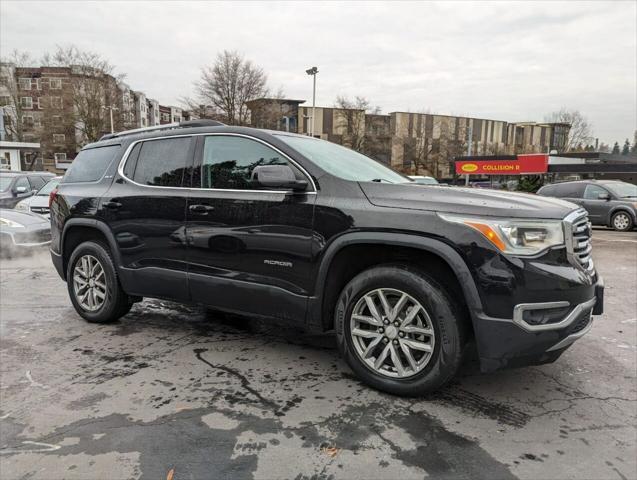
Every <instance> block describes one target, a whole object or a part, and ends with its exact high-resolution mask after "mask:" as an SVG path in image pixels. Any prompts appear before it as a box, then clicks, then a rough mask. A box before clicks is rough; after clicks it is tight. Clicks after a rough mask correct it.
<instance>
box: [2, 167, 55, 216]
mask: <svg viewBox="0 0 637 480" xmlns="http://www.w3.org/2000/svg"><path fill="white" fill-rule="evenodd" d="M60 180H62V177H61V176H60V177H53V178H52V179H51V180H49V181H48V182H47V183H46V184H45V185H44V186H43V187H42V188H40V190H38V191H37V192H36V194H35V195H33V196H31V197H29V198H25V199H24V200H20V201H19V202H18V203H17V204H16V206H15V207H14V208H15V209H16V210H18V211H19V212H31V213H37V214H38V215H42V216H44V217H46V218H49V194H50V193H51V191H53V190H54V189H56V188H57V187H58V185H59V184H60Z"/></svg>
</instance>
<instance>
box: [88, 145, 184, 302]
mask: <svg viewBox="0 0 637 480" xmlns="http://www.w3.org/2000/svg"><path fill="white" fill-rule="evenodd" d="M193 146H194V141H192V140H191V138H190V137H176V138H170V139H157V140H148V141H145V142H141V143H139V144H137V145H136V146H135V147H134V148H133V149H132V151H131V154H130V155H129V158H128V160H127V162H126V165H125V168H124V173H125V176H120V175H119V174H118V176H117V178H116V180H115V181H114V182H113V184H112V186H111V188H110V190H109V191H108V192H107V194H106V195H105V196H104V197H103V200H102V203H101V205H100V213H101V215H102V216H103V218H104V219H105V220H106V222H107V223H108V224H109V226H110V228H111V230H112V232H113V234H114V236H115V241H116V242H117V245H118V248H119V251H120V255H121V261H122V267H123V274H122V280H123V281H124V282H127V285H125V286H124V287H125V290H126V291H127V292H128V293H131V294H136V295H142V296H143V295H148V296H160V297H167V298H174V299H177V300H187V299H188V286H187V274H186V270H187V266H186V245H185V244H184V243H183V242H181V241H180V240H179V232H180V231H182V230H183V228H184V224H185V221H186V198H187V190H186V189H184V188H182V186H183V177H184V174H185V172H186V171H188V172H190V168H191V165H192V158H193V153H194V147H193Z"/></svg>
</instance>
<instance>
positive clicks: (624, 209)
mask: <svg viewBox="0 0 637 480" xmlns="http://www.w3.org/2000/svg"><path fill="white" fill-rule="evenodd" d="M619 212H624V213H626V214H628V216H629V217H630V218H631V219H632V221H633V224H637V218H636V216H635V213H634V212H632V211H631V209H630V208H628V207H626V206H625V205H617V206H616V207H613V208H611V210H610V212H608V219H607V222H606V224H607V225H608V226H610V227H612V221H613V216H614V215H615V214H616V213H619Z"/></svg>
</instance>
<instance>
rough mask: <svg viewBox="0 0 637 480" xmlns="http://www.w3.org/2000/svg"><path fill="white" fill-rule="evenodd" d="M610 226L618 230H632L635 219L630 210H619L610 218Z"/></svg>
mask: <svg viewBox="0 0 637 480" xmlns="http://www.w3.org/2000/svg"><path fill="white" fill-rule="evenodd" d="M610 226H611V227H613V229H614V230H617V231H618V232H626V231H628V230H632V228H633V219H632V218H631V217H630V214H629V213H628V212H625V211H623V210H620V211H619V212H617V213H614V214H613V216H612V218H611V219H610Z"/></svg>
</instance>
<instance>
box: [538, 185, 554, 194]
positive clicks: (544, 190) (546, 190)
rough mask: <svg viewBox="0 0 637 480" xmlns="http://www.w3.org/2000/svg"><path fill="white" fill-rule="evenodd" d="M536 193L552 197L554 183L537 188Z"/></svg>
mask: <svg viewBox="0 0 637 480" xmlns="http://www.w3.org/2000/svg"><path fill="white" fill-rule="evenodd" d="M537 193H538V195H544V196H546V197H552V196H553V195H555V185H547V186H545V187H542V188H540V189H539V190H538V192H537Z"/></svg>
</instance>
